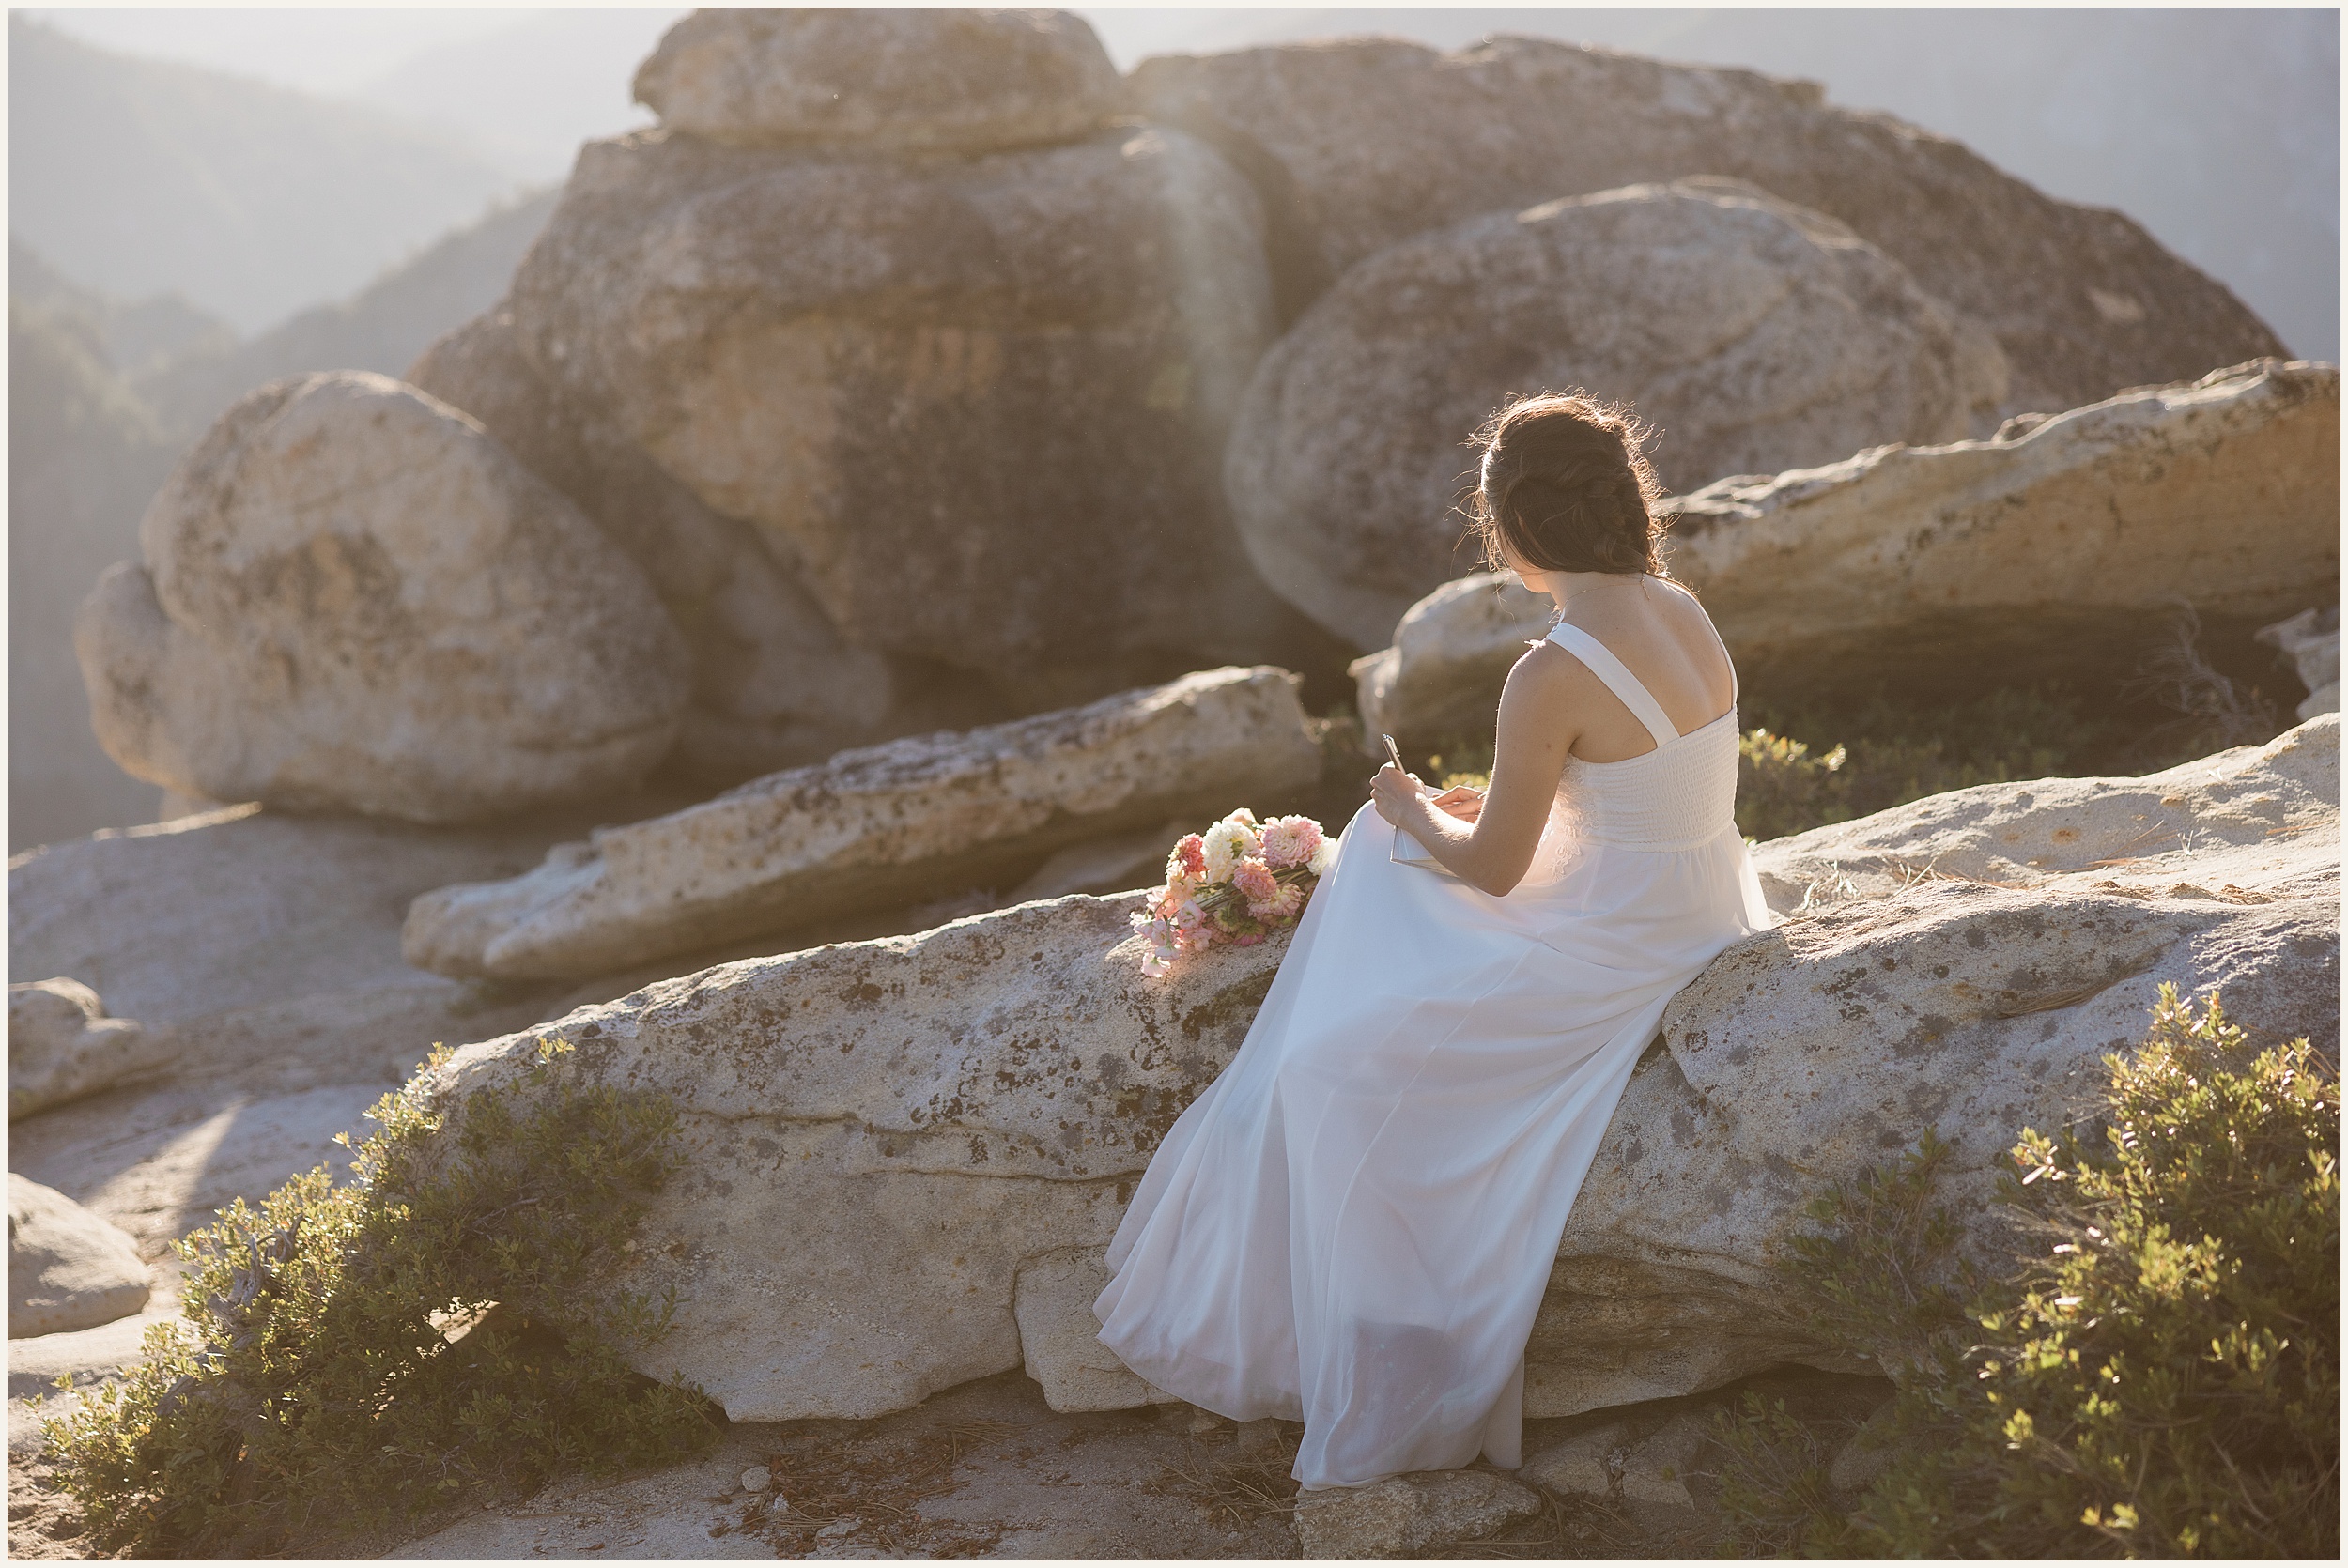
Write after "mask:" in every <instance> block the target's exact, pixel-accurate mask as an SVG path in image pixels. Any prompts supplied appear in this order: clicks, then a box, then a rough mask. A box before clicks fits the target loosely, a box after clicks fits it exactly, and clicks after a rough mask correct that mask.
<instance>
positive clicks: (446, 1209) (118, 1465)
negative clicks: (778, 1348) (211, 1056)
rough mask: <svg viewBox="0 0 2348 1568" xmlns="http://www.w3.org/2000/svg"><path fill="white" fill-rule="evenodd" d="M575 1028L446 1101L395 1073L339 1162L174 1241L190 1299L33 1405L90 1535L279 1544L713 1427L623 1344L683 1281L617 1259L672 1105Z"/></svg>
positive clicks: (177, 1542) (519, 1484)
mask: <svg viewBox="0 0 2348 1568" xmlns="http://www.w3.org/2000/svg"><path fill="white" fill-rule="evenodd" d="M569 1052H570V1047H569V1045H568V1044H567V1043H566V1042H564V1041H561V1040H551V1041H545V1042H541V1044H540V1047H539V1053H538V1061H537V1062H536V1064H535V1065H534V1066H533V1068H531V1069H530V1070H529V1071H528V1072H526V1073H525V1074H523V1075H522V1077H521V1078H520V1079H519V1080H518V1081H517V1083H516V1084H514V1085H513V1086H511V1087H510V1088H505V1089H489V1090H483V1091H479V1092H476V1093H474V1094H472V1095H470V1096H468V1097H466V1098H465V1099H463V1100H462V1101H461V1102H459V1103H458V1104H457V1105H456V1106H454V1107H450V1108H446V1109H441V1108H438V1107H435V1106H434V1105H433V1104H432V1103H431V1102H430V1100H429V1099H428V1097H427V1096H426V1095H425V1093H424V1092H423V1090H422V1088H421V1087H420V1085H421V1083H422V1082H423V1080H422V1078H421V1077H420V1078H419V1079H417V1080H411V1081H410V1083H409V1086H408V1087H407V1088H404V1089H402V1090H400V1091H399V1092H397V1093H395V1094H392V1095H388V1096H386V1097H385V1098H384V1099H383V1100H382V1101H380V1102H379V1103H378V1105H377V1106H376V1108H375V1109H374V1111H372V1112H371V1113H370V1115H371V1116H372V1117H373V1118H374V1119H375V1120H377V1121H379V1122H380V1123H381V1124H382V1127H381V1130H380V1131H378V1132H377V1133H376V1134H375V1135H374V1136H372V1137H370V1138H368V1139H366V1140H365V1141H364V1142H363V1144H362V1145H359V1147H358V1149H357V1151H356V1153H357V1158H356V1159H355V1161H353V1163H354V1166H355V1173H356V1174H355V1178H354V1179H353V1180H352V1181H350V1182H348V1183H346V1184H345V1185H343V1186H340V1187H337V1186H335V1185H334V1184H333V1183H332V1180H331V1179H330V1176H329V1173H328V1169H327V1167H326V1166H324V1165H320V1166H318V1167H317V1168H316V1169H314V1170H311V1171H309V1172H307V1173H305V1174H303V1175H301V1176H296V1177H294V1178H293V1179H292V1180H290V1181H288V1182H286V1184H285V1185H284V1186H282V1187H280V1188H278V1189H277V1190H276V1191H273V1192H271V1193H270V1194H269V1195H268V1196H267V1197H266V1198H264V1199H263V1200H262V1201H261V1203H260V1204H259V1205H258V1206H257V1207H255V1206H252V1205H248V1204H247V1203H245V1202H244V1201H243V1200H242V1199H239V1200H238V1201H237V1202H235V1203H234V1204H231V1205H230V1206H229V1207H226V1208H224V1209H223V1210H221V1211H220V1215H219V1218H218V1221H217V1222H215V1223H213V1224H211V1225H209V1226H208V1227H206V1228H204V1229H202V1230H199V1231H197V1232H195V1233H194V1234H193V1235H191V1236H190V1237H188V1238H187V1239H186V1240H184V1241H181V1242H179V1243H178V1248H179V1251H180V1253H181V1255H182V1256H183V1257H185V1258H186V1259H187V1261H188V1263H189V1265H190V1270H189V1277H188V1284H187V1289H186V1293H185V1294H186V1300H187V1303H188V1304H187V1306H186V1307H185V1309H184V1314H183V1315H184V1319H185V1320H184V1321H183V1322H166V1323H162V1324H159V1325H157V1326H156V1327H155V1328H153V1329H151V1330H149V1331H148V1335H147V1360H146V1361H145V1362H144V1364H142V1365H140V1366H138V1367H136V1368H134V1369H133V1370H132V1371H131V1373H130V1374H129V1375H128V1376H126V1377H124V1378H123V1379H122V1380H120V1381H119V1382H117V1383H113V1384H109V1385H108V1386H107V1387H105V1388H104V1389H103V1390H101V1391H99V1392H98V1393H97V1394H96V1395H95V1396H94V1397H92V1398H90V1399H88V1400H87V1401H85V1403H84V1404H83V1406H82V1407H81V1408H80V1409H79V1410H77V1411H75V1412H73V1413H72V1414H70V1415H68V1416H62V1417H52V1418H50V1419H49V1420H48V1421H47V1422H45V1423H44V1424H45V1429H46V1433H47V1436H48V1437H49V1439H50V1442H51V1444H52V1445H53V1449H54V1453H55V1454H56V1456H57V1459H58V1463H59V1469H60V1471H61V1474H62V1477H63V1479H64V1481H65V1483H66V1485H67V1487H68V1488H69V1490H70V1492H71V1493H72V1495H73V1496H74V1498H75V1499H76V1500H77V1501H78V1502H79V1503H80V1504H81V1505H82V1508H83V1510H84V1513H85V1516H86V1517H87V1520H88V1523H89V1527H90V1530H91V1539H92V1540H93V1542H94V1543H96V1544H98V1545H100V1546H101V1547H102V1548H104V1549H108V1550H128V1551H129V1552H131V1554H133V1555H139V1556H155V1555H164V1556H210V1557H236V1556H255V1555H262V1554H270V1553H276V1552H280V1551H283V1550H286V1548H287V1546H288V1545H289V1544H290V1543H294V1542H298V1541H300V1540H301V1539H303V1538H304V1536H305V1534H307V1533H308V1532H311V1531H314V1530H320V1529H325V1530H333V1529H339V1528H344V1527H348V1526H352V1525H359V1526H375V1527H379V1526H383V1525H388V1524H391V1523H394V1522H396V1521H398V1520H400V1519H402V1518H406V1517H411V1516H413V1515H414V1514H416V1513H418V1512H419V1511H421V1510H424V1509H426V1508H429V1507H431V1506H432V1505H434V1504H436V1503H441V1502H446V1501H449V1500H452V1499H456V1498H459V1497H467V1496H485V1497H486V1496H492V1495H501V1494H503V1495H511V1494H514V1493H517V1492H523V1491H527V1490H530V1489H533V1488H534V1487H535V1486H536V1485H538V1484H539V1483H542V1482H544V1481H545V1480H546V1479H547V1478H548V1477H549V1476H552V1475H554V1474H555V1473H557V1472H559V1471H562V1470H564V1469H568V1468H585V1469H590V1470H601V1469H610V1468H616V1467H620V1466H625V1465H629V1464H636V1463H642V1462H645V1461H649V1460H653V1459H656V1458H672V1457H675V1456H677V1455H679V1454H681V1453H690V1452H693V1451H696V1450H698V1449H700V1448H701V1447H703V1446H704V1445H705V1444H706V1443H707V1442H709V1441H711V1440H713V1439H714V1437H715V1435H716V1431H717V1428H716V1425H715V1418H714V1417H713V1415H712V1409H713V1407H711V1406H710V1405H709V1403H708V1402H707V1401H706V1400H705V1399H704V1398H703V1397H702V1396H701V1395H700V1394H699V1393H698V1392H696V1391H693V1390H690V1389H687V1388H685V1387H683V1386H680V1385H677V1384H675V1383H666V1384H664V1383H658V1382H655V1381H653V1380H652V1379H650V1378H647V1377H644V1376H641V1374H638V1373H636V1372H634V1371H632V1370H631V1369H630V1368H629V1367H628V1364H627V1361H626V1351H627V1350H628V1348H629V1347H630V1346H632V1345H641V1344H644V1343H648V1342H650V1341H652V1340H655V1339H657V1338H658V1337H659V1335H660V1334H662V1333H663V1332H665V1330H666V1329H667V1326H668V1320H669V1313H670V1310H671V1308H672V1305H673V1302H672V1301H671V1300H668V1299H663V1300H662V1301H659V1302H656V1301H654V1300H652V1299H650V1298H649V1297H647V1296H646V1295H645V1294H644V1293H642V1292H641V1291H636V1290H632V1289H630V1288H629V1287H628V1286H627V1284H626V1268H625V1262H626V1258H625V1249H626V1246H627V1243H628V1237H629V1233H630V1232H631V1231H632V1230H633V1229H634V1228H635V1226H636V1224H637V1222H638V1221H639V1220H640V1219H641V1216H642V1214H643V1211H644V1208H645V1206H646V1203H647V1201H648V1200H649V1199H650V1197H651V1196H652V1195H653V1194H654V1193H656V1192H657V1191H659V1189H660V1187H661V1186H662V1184H663V1183H664V1182H665V1181H666V1179H667V1178H668V1176H670V1175H671V1174H672V1170H673V1169H674V1161H675V1156H674V1154H673V1143H674V1140H673V1136H672V1134H673V1132H674V1130H675V1126H676V1117H675V1112H674V1109H673V1107H672V1106H671V1105H670V1104H669V1103H668V1102H667V1100H666V1099H663V1098H661V1097H658V1096H653V1095H646V1094H638V1093H629V1092H625V1091H621V1090H617V1089H614V1088H611V1087H610V1086H608V1085H603V1084H580V1083H579V1082H577V1081H576V1080H575V1078H574V1076H573V1073H572V1070H571V1064H570V1063H569V1062H568V1061H567V1060H566V1059H565V1058H566V1057H567V1056H568V1054H569ZM444 1059H445V1053H443V1052H441V1051H440V1048H438V1047H436V1048H435V1056H434V1058H433V1064H437V1063H438V1062H440V1061H441V1060H444ZM433 1064H427V1065H433ZM338 1141H341V1142H345V1143H347V1142H348V1135H345V1137H344V1138H343V1139H341V1140H338Z"/></svg>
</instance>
